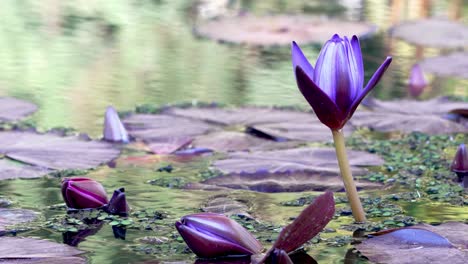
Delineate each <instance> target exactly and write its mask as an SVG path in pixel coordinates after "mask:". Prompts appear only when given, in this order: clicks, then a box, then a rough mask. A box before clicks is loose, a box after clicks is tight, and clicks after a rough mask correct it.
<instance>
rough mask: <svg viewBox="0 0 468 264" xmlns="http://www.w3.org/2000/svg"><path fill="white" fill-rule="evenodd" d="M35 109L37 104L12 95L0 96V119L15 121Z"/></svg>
mask: <svg viewBox="0 0 468 264" xmlns="http://www.w3.org/2000/svg"><path fill="white" fill-rule="evenodd" d="M36 111H37V106H36V105H35V104H33V103H30V102H28V101H24V100H20V99H17V98H12V97H0V121H17V120H20V119H23V118H25V117H27V116H28V115H30V114H32V113H34V112H36Z"/></svg>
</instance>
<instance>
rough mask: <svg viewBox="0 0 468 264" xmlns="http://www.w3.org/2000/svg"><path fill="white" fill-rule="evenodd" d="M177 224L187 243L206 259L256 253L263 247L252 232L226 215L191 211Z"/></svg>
mask: <svg viewBox="0 0 468 264" xmlns="http://www.w3.org/2000/svg"><path fill="white" fill-rule="evenodd" d="M175 226H176V228H177V231H179V234H180V235H181V236H182V238H183V239H184V241H185V243H187V246H188V247H189V248H190V249H191V250H192V251H193V252H194V253H195V254H196V255H197V256H199V257H202V258H217V257H227V256H245V255H253V254H257V253H260V252H261V251H262V249H263V247H262V245H261V244H260V242H258V240H257V239H255V237H253V236H252V234H250V233H249V232H248V231H247V230H246V229H245V228H243V227H242V226H241V225H239V224H238V223H237V222H236V221H234V220H232V219H230V218H228V217H226V216H224V215H220V214H213V213H199V214H191V215H187V216H184V217H182V219H181V220H180V221H179V222H176V224H175Z"/></svg>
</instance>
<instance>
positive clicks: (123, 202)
mask: <svg viewBox="0 0 468 264" xmlns="http://www.w3.org/2000/svg"><path fill="white" fill-rule="evenodd" d="M105 210H106V212H108V213H110V214H115V215H120V216H127V215H128V211H130V208H129V206H128V204H127V199H126V198H125V189H124V188H120V189H117V190H115V191H114V194H113V195H112V198H111V199H110V201H109V204H108V205H107V206H106V209H105Z"/></svg>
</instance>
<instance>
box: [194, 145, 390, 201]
mask: <svg viewBox="0 0 468 264" xmlns="http://www.w3.org/2000/svg"><path fill="white" fill-rule="evenodd" d="M348 155H349V157H350V164H351V166H352V171H353V174H354V175H363V174H364V173H365V172H366V170H365V169H364V168H360V166H379V165H382V164H383V160H382V159H381V158H380V157H378V156H377V155H374V154H370V153H366V152H360V151H349V152H348ZM212 165H213V167H214V168H216V169H218V170H220V171H221V172H223V173H224V175H221V176H217V177H213V178H210V179H208V180H205V181H203V182H202V184H206V185H215V186H221V187H228V188H234V189H248V190H255V191H260V192H285V191H286V192H299V191H307V190H318V191H322V190H333V191H342V190H344V189H343V188H344V187H343V183H342V180H341V177H340V174H339V168H338V164H337V161H336V157H335V150H334V149H332V148H296V149H284V150H273V151H254V152H233V153H229V154H228V155H227V158H226V159H223V160H217V161H215V162H213V164H212ZM379 186H380V185H379V184H375V183H370V182H369V183H367V182H358V183H357V187H358V188H359V189H362V188H378V187H379Z"/></svg>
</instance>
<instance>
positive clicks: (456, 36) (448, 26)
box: [391, 19, 468, 65]
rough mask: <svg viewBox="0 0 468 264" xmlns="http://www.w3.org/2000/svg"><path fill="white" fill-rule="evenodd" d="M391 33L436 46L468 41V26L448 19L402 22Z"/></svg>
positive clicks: (455, 44) (411, 41) (464, 44)
mask: <svg viewBox="0 0 468 264" xmlns="http://www.w3.org/2000/svg"><path fill="white" fill-rule="evenodd" d="M421 32H424V34H421ZM391 34H392V36H394V37H397V38H400V39H403V40H405V41H407V42H410V43H413V44H416V45H422V46H431V47H438V48H456V47H465V46H466V44H467V43H468V27H467V26H466V25H464V24H461V23H457V22H453V21H448V20H437V19H425V20H417V21H410V22H404V23H402V24H400V25H397V26H395V27H394V28H393V29H392V30H391ZM440 65H450V64H440Z"/></svg>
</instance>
